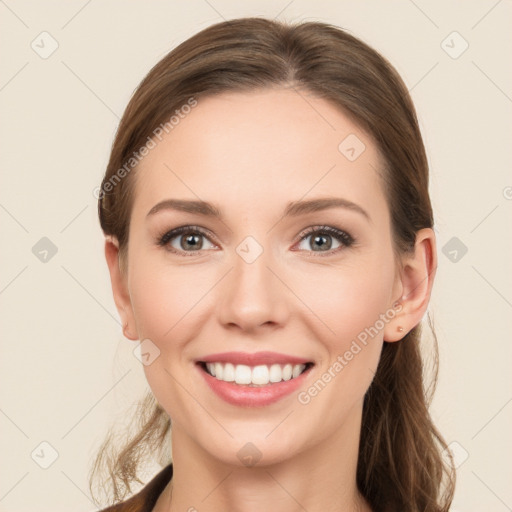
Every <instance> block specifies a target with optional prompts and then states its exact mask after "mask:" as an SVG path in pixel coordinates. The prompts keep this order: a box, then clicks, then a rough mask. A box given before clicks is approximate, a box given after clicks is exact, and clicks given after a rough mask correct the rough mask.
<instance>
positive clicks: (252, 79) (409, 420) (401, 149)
mask: <svg viewBox="0 0 512 512" xmlns="http://www.w3.org/2000/svg"><path fill="white" fill-rule="evenodd" d="M280 86H287V87H291V88H293V89H294V90H296V91H297V92H299V91H308V92H311V93H313V94H314V95H316V96H317V97H319V98H323V99H325V100H327V101H329V102H331V103H332V104H333V105H335V106H337V107H338V108H340V109H341V110H342V111H343V112H344V113H345V114H346V115H348V116H350V118H351V119H352V120H353V121H354V122H355V123H356V124H357V125H358V126H360V127H361V128H362V129H363V130H365V131H366V132H367V133H368V134H370V136H371V137H372V138H373V140H374V141H375V143H376V145H377V147H378V148H379V150H380V152H381V155H382V156H383V159H384V163H385V165H384V167H385V168H384V171H383V187H384V191H385V195H386V199H387V203H388V206H389V209H390V214H391V228H392V234H393V247H394V250H395V251H396V253H397V254H401V253H404V252H407V251H410V250H411V249H412V248H413V247H414V243H415V237H416V232H417V231H418V230H420V229H422V228H431V227H433V222H434V221H433V213H432V207H431V203H430V197H429V193H428V174H429V170H428V162H427V157H426V154H425V148H424V145H423V140H422V137H421V134H420V129H419V126H418V121H417V117H416V112H415V108H414V106H413V103H412V100H411V98H410V95H409V92H408V90H407V87H406V86H405V84H404V83H403V81H402V79H401V78H400V76H399V75H398V73H397V72H396V70H395V69H394V68H393V66H392V65H391V64H390V63H389V62H388V61H387V60H386V59H385V58H384V57H382V56H381V55H380V54H379V53H378V52H376V51H375V50H374V49H372V48H370V47H369V46H368V45H367V44H365V43H364V42H363V41H361V40H359V39H358V38H356V37H354V36H352V35H350V34H349V33H347V32H346V31H344V30H342V29H340V28H338V27H335V26H333V25H330V24H326V23H320V22H302V23H297V24H288V23H284V22H278V21H271V20H267V19H264V18H241V19H235V20H230V21H225V22H222V23H218V24H215V25H212V26H210V27H208V28H206V29H204V30H202V31H200V32H199V33H197V34H196V35H194V36H193V37H191V38H189V39H187V40H186V41H185V42H183V43H181V44H180V45H179V46H177V47H176V48H175V49H174V50H172V51H171V52H170V53H168V54H167V55H166V56H165V57H164V58H163V59H162V60H160V61H159V62H158V63H157V64H156V65H155V66H154V67H153V68H152V69H151V71H150V72H149V73H148V75H147V76H146V77H145V78H144V79H143V81H142V82H141V83H140V85H139V86H138V88H137V89H136V91H135V92H134V95H133V96H132V99H131V100H130V102H129V104H128V106H127V108H126V110H125V112H124V115H123V118H122V119H121V122H120V125H119V128H118V131H117V133H116V136H115V140H114V143H113V145H112V150H111V154H110V160H109V162H108V166H107V169H106V172H105V176H104V178H103V181H102V184H101V188H100V193H99V199H98V214H99V220H100V224H101V228H102V230H103V232H104V234H105V235H112V236H114V237H116V238H117V240H118V242H119V249H120V263H121V269H122V270H123V271H124V270H125V269H126V266H125V263H126V258H127V257H128V254H127V246H128V243H127V242H128V233H129V222H130V213H131V208H132V204H133V198H134V188H135V187H134V183H135V182H134V176H135V174H136V172H137V166H136V163H137V162H136V159H134V157H133V155H134V154H136V153H137V151H138V150H139V149H140V148H141V147H143V146H144V144H145V143H147V142H148V141H149V140H152V139H154V138H155V137H156V136H157V134H158V133H160V132H158V129H159V128H158V127H162V126H164V128H165V126H166V123H167V126H168V128H170V127H171V125H170V124H169V120H170V119H171V118H172V116H173V114H174V113H176V111H178V112H179V111H180V109H182V108H184V106H185V105H190V104H191V99H193V100H192V101H198V102H200V101H201V98H202V97H205V96H208V95H213V94H217V93H222V92H229V91H250V90H256V89H262V88H269V87H280ZM189 108H190V107H189ZM132 160H133V162H132ZM127 162H129V163H130V166H128V167H127V166H126V164H127ZM123 169H124V171H123ZM429 322H430V319H429ZM429 327H430V328H431V331H432V333H434V331H433V328H432V326H431V325H430V324H429ZM421 328H422V325H417V326H416V327H415V328H413V329H412V330H411V331H410V332H409V333H408V334H407V335H406V336H405V337H404V338H403V339H402V340H401V341H399V342H396V343H384V346H383V349H382V354H381V359H380V362H379V365H378V367H377V371H376V374H375V377H374V379H373V381H372V383H371V385H370V387H369V389H368V391H367V393H366V395H365V399H364V404H363V417H362V426H361V436H360V446H359V458H358V465H357V484H358V487H359V490H360V492H361V493H362V495H363V496H364V497H365V498H366V500H367V501H368V502H369V504H370V505H371V506H372V508H373V510H375V511H388V510H390V511H393V512H396V511H406V510H407V511H408V512H420V511H421V512H446V511H447V510H448V509H449V505H450V503H451V501H452V498H453V493H454V482H455V474H454V470H453V467H452V466H449V465H448V464H445V462H444V458H443V456H442V452H443V451H446V453H447V454H448V457H446V458H448V459H449V460H450V456H449V452H448V451H447V446H446V443H445V441H444V440H443V438H442V437H441V435H440V434H439V432H438V431H437V429H436V428H435V426H434V424H433V422H432V420H431V417H430V415H429V412H428V408H429V403H430V398H431V392H433V389H434V385H431V386H427V385H426V383H425V380H426V379H425V378H424V377H425V375H424V366H425V365H424V362H423V360H422V355H421V351H420V341H421ZM431 353H433V358H432V363H433V367H434V368H433V369H434V371H433V376H432V377H433V380H432V383H433V384H435V381H436V378H437V367H438V360H437V341H436V339H435V334H434V336H433V345H432V348H431ZM136 416H137V418H138V428H137V431H136V432H135V433H134V434H133V435H131V437H130V438H129V439H127V440H126V441H125V445H124V446H123V447H122V448H121V449H120V450H119V451H116V450H113V449H112V446H113V444H112V442H113V441H114V440H115V436H114V435H113V434H112V432H111V434H110V435H109V437H108V438H107V440H106V441H105V443H104V444H103V445H102V446H101V448H100V450H99V453H98V455H97V458H96V460H95V463H94V465H93V468H92V472H91V474H90V488H91V491H92V490H93V481H94V478H95V477H97V476H98V475H99V474H100V469H101V468H102V467H103V468H105V469H106V472H107V473H108V477H107V479H104V480H103V482H104V483H108V485H109V487H110V490H111V494H112V502H113V503H116V502H119V501H120V500H122V499H123V498H124V497H125V496H126V495H127V493H131V492H132V491H131V487H130V484H133V482H140V480H139V479H138V474H139V472H140V469H141V467H142V466H143V464H144V463H145V462H147V460H148V459H149V458H151V457H152V456H154V455H155V453H156V452H159V451H160V450H162V449H163V445H164V443H165V442H167V441H168V434H169V433H170V427H171V422H170V418H169V417H168V415H167V414H166V412H165V411H164V410H163V409H162V407H161V406H160V405H159V404H157V403H156V401H155V400H154V399H152V397H151V394H149V395H148V396H147V397H146V399H145V400H144V401H142V402H141V407H140V409H139V410H138V411H137V415H136ZM166 440H167V441H166Z"/></svg>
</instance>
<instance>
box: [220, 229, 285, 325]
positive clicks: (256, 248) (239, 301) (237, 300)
mask: <svg viewBox="0 0 512 512" xmlns="http://www.w3.org/2000/svg"><path fill="white" fill-rule="evenodd" d="M232 266H233V269H232V271H231V272H230V273H229V277H228V280H227V283H226V287H225V289H224V290H223V300H222V301H221V311H220V317H221V320H222V322H223V323H225V324H237V325H238V326H239V327H242V328H244V329H251V328H256V327H258V326H260V325H263V324H267V323H269V322H270V323H282V322H283V321H284V319H285V316H286V311H287V307H286V296H285V293H284V292H285V290H284V287H283V285H282V283H281V282H280V281H279V279H277V277H276V276H275V275H274V272H275V266H276V265H275V258H274V257H273V251H272V250H270V248H267V247H265V248H264V247H263V243H260V242H259V241H258V240H256V238H254V237H253V236H247V237H246V238H245V239H244V240H242V242H240V243H239V244H238V246H237V247H236V248H235V252H234V254H233V259H232ZM270 269H272V270H273V271H272V270H270Z"/></svg>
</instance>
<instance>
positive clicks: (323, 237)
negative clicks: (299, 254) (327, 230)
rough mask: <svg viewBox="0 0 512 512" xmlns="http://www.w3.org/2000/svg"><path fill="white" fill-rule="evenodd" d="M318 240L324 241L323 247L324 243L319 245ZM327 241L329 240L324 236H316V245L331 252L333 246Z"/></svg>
mask: <svg viewBox="0 0 512 512" xmlns="http://www.w3.org/2000/svg"><path fill="white" fill-rule="evenodd" d="M318 240H322V241H323V242H325V243H324V245H322V243H320V244H317V241H318ZM326 240H328V239H327V238H326V237H325V236H324V235H317V236H315V244H316V245H317V247H320V248H323V247H327V249H326V250H329V249H330V247H331V244H330V243H328V242H326Z"/></svg>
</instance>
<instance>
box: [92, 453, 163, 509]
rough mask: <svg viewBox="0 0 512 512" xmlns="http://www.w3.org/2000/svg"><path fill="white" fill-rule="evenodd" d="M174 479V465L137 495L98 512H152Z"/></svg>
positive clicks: (155, 477)
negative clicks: (166, 487)
mask: <svg viewBox="0 0 512 512" xmlns="http://www.w3.org/2000/svg"><path fill="white" fill-rule="evenodd" d="M171 478H172V463H171V464H169V465H168V466H166V467H165V468H163V469H162V470H161V471H160V472H158V473H157V474H156V475H155V476H154V477H153V478H152V479H151V480H150V481H149V482H148V483H147V484H146V485H145V486H144V487H143V488H142V489H141V490H140V491H139V492H138V493H137V494H134V495H133V496H131V497H130V498H128V499H127V500H125V501H123V502H121V503H116V504H115V505H111V506H110V507H107V508H104V509H101V510H99V511H98V512H151V511H152V510H153V507H154V506H155V503H156V501H157V500H158V497H159V496H160V494H161V493H162V492H163V490H164V488H165V486H166V485H167V484H168V483H169V481H170V480H171Z"/></svg>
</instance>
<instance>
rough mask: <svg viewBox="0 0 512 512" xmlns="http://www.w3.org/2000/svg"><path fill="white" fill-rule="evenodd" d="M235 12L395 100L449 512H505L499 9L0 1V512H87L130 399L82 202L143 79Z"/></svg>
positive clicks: (506, 306)
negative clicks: (350, 60) (94, 463)
mask: <svg viewBox="0 0 512 512" xmlns="http://www.w3.org/2000/svg"><path fill="white" fill-rule="evenodd" d="M249 15H251V16H266V17H271V18H275V17H277V18H278V19H282V20H286V21H292V22H293V21H298V20H318V21H326V22H329V23H333V24H335V25H337V26H339V27H341V28H344V29H346V30H348V31H350V32H351V33H352V34H354V35H356V36H358V37H360V38H361V39H363V40H364V41H366V42H367V43H369V44H370V45H371V46H373V47H374V48H376V49H377V50H378V51H379V52H381V53H382V54H383V55H384V56H385V57H387V58H388V59H389V60H390V61H391V63H392V64H393V65H394V66H395V67H396V68H397V70H398V71H399V73H400V74H401V75H402V77H403V79H404V81H405V82H406V84H407V86H408V87H409V89H410V90H411V94H412V97H413V100H414V102H415V105H416V108H417V110H418V115H419V119H420V124H421V129H422V132H423V135H424V140H425V144H426V147H427V152H428V155H429V161H430V166H431V194H432V200H433V206H434V209H435V218H436V233H437V236H438V253H439V267H438V272H437V277H436V282H435V286H434V292H433V297H432V301H431V305H430V309H429V311H430V313H431V315H432V317H433V319H434V322H435V326H436V329H437V335H438V339H439V344H440V357H441V368H440V378H439V385H438V390H437V394H436V396H435V400H434V402H433V405H432V414H433V416H434V418H435V421H436V422H437V425H438V426H439V428H440V430H441V432H442V433H443V434H444V436H445V437H446V439H447V441H448V442H449V443H450V445H451V448H452V451H453V453H454V454H455V457H456V461H457V465H458V466H459V468H458V486H457V492H456V497H455V502H454V507H453V510H457V511H463V512H480V511H482V510H489V511H495V512H502V511H503V512H504V511H507V510H512V488H511V486H510V482H511V481H512V480H511V478H512V464H511V460H512V449H511V448H512V443H511V439H510V432H511V431H512V428H511V425H512V404H511V401H512V386H511V372H510V363H511V352H512V343H511V339H510V338H511V336H510V333H511V330H512V315H511V308H512V273H511V272H510V262H511V261H512V241H511V237H510V232H511V230H510V227H511V220H512V216H511V211H512V176H511V173H510V169H511V163H512V162H511V161H512V155H511V151H510V147H511V141H512V117H511V113H512V71H511V67H510V60H509V57H510V55H511V54H512V30H511V24H510V21H511V19H512V18H511V15H512V5H511V2H510V0H500V1H496V0H485V1H484V0H482V1H466V2H464V3H461V2H455V1H440V0H437V1H426V0H414V1H412V0H403V1H398V0H395V1H385V2H383V1H380V0H372V1H358V2H356V1H342V0H336V1H334V0H331V1H328V0H315V1H314V2H311V1H310V2H307V1H305V0H292V1H290V0H276V1H272V2H271V1H245V2H237V1H234V0H208V1H206V0H191V1H188V2H185V1H183V2H178V1H169V0H167V1H149V2H142V1H139V2H136V1H126V0H103V1H101V2H100V1H98V0H96V1H91V0H89V1H87V0H73V1H55V0H54V1H46V2H37V1H27V0H25V1H21V0H20V1H16V0H5V1H0V16H1V24H2V29H1V32H0V47H1V48H2V54H1V70H0V115H1V120H2V123H1V124H0V146H1V188H0V221H1V235H2V245H1V256H2V259H1V262H2V263H1V265H0V307H1V321H2V324H1V325H2V331H1V333H2V347H1V358H0V371H1V388H0V431H1V441H0V443H1V444H0V451H1V454H0V456H1V459H0V460H1V470H0V471H1V472H0V511H9V512H29V511H30V512H32V511H34V510H38V511H39V512H46V511H52V512H55V511H65V510H66V511H67V510H75V511H76V512H79V511H84V512H85V511H90V510H93V509H94V505H93V504H92V502H91V501H90V499H89V493H88V490H87V480H86V477H87V473H88V470H89V467H90V462H91V457H92V454H93V453H94V452H95V450H96V449H97V447H98V445H99V443H100V442H101V440H102V439H103V438H104V435H105V433H106V430H107V427H108V426H110V424H111V423H112V422H113V421H114V420H116V421H121V422H122V421H123V418H125V417H126V416H125V414H126V411H127V408H128V407H129V406H130V404H133V403H134V402H135V401H136V400H138V399H139V398H140V397H141V396H142V394H143V392H144V390H145V389H146V386H147V385H146V382H145V378H144V374H143V371H142V366H141V364H140V363H139V361H138V360H137V359H136V357H134V354H133V350H134V348H135V347H136V345H137V343H136V342H133V341H129V340H126V339H125V338H124V337H123V335H122V331H121V326H120V322H119V318H118V315H117V311H116V309H115V305H114V302H113V299H112V294H111V288H110V282H109V276H108V272H107V266H106V263H105V261H104V256H103V236H102V233H101V230H100V227H99V223H98V219H97V202H96V199H95V197H94V195H93V190H94V188H95V187H97V186H98V185H99V184H100V181H101V178H102V175H103V173H104V170H105V166H106V163H107V159H108V156H109V149H110V146H111V143H112V140H113V136H114V133H115V130H116V128H117V125H118V121H119V118H120V116H121V115H122V112H123V110H124V108H125V106H126V104H127V102H128V100H129V98H130V96H131V94H132V92H133V90H134V89H135V87H136V86H137V84H138V83H139V82H140V80H141V79H142V78H143V77H144V76H145V74H146V73H147V72H148V71H149V69H150V68H151V67H152V66H153V65H154V64H155V63H156V62H157V61H158V60H160V59H161V58H162V57H163V56H164V55H165V54H166V53H168V52H169V51H170V50H171V49H172V48H173V47H175V46H176V45H177V44H178V43H180V42H182V41H183V40H185V39H186V38H188V37H190V36H191V35H193V34H194V33H196V32H198V31H199V30H200V29H203V28H205V27H207V26H209V25H211V24H213V23H216V22H219V21H222V20H223V19H230V18H236V17H241V16H249ZM507 55H508V57H507ZM45 467H46V468H45ZM157 469H158V468H154V471H156V470H157ZM149 476H150V475H149Z"/></svg>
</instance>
